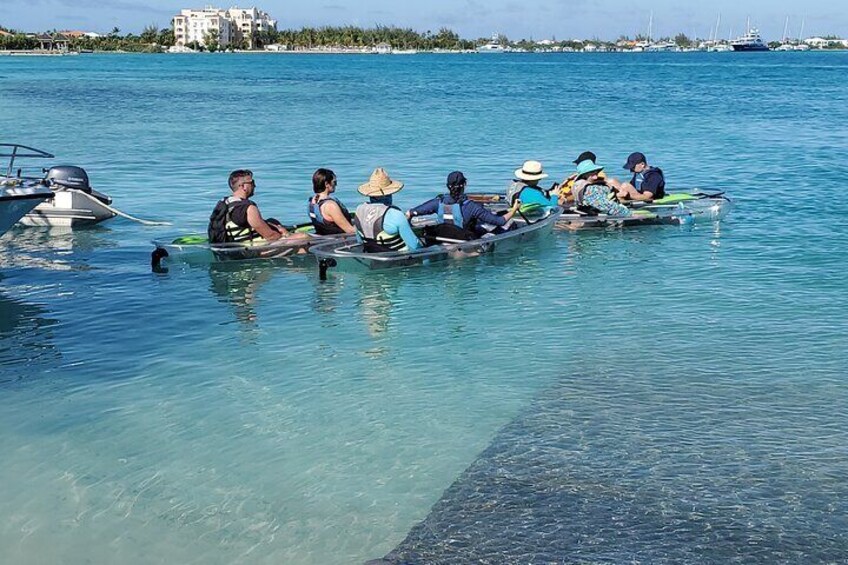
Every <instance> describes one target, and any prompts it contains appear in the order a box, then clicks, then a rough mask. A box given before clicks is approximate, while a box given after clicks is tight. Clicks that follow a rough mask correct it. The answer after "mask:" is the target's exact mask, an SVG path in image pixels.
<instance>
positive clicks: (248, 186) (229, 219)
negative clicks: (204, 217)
mask: <svg viewBox="0 0 848 565" xmlns="http://www.w3.org/2000/svg"><path fill="white" fill-rule="evenodd" d="M229 184H230V190H231V191H232V193H233V194H232V196H230V197H229V198H224V199H222V200H220V201H219V202H218V204H217V205H216V206H215V210H214V211H213V212H212V216H211V217H210V219H209V241H210V242H211V243H257V242H261V241H266V242H267V241H275V240H278V239H280V238H282V237H285V238H289V237H290V238H306V237H307V236H306V235H305V234H292V233H291V232H289V231H288V230H287V229H286V228H285V227H283V225H282V224H280V222H278V221H277V220H274V219H273V218H269V219H268V220H265V219H264V218H263V217H262V214H261V213H260V212H259V207H258V206H257V205H256V203H255V202H253V201H252V200H250V197H251V196H253V194H254V193H255V192H256V182H255V181H254V180H253V173H252V172H251V171H248V170H246V169H239V170H236V171H233V172H232V173H230V178H229Z"/></svg>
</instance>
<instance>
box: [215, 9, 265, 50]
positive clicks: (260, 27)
mask: <svg viewBox="0 0 848 565" xmlns="http://www.w3.org/2000/svg"><path fill="white" fill-rule="evenodd" d="M226 15H227V18H228V19H229V20H230V22H231V23H232V26H233V34H234V40H235V41H237V42H241V41H243V40H244V41H247V46H248V49H253V48H254V45H253V36H254V34H256V33H262V32H264V31H270V30H272V29H273V30H276V29H277V20H273V19H271V16H269V15H268V14H267V13H265V12H263V11H262V10H258V9H256V8H230V9H229V10H227V11H226Z"/></svg>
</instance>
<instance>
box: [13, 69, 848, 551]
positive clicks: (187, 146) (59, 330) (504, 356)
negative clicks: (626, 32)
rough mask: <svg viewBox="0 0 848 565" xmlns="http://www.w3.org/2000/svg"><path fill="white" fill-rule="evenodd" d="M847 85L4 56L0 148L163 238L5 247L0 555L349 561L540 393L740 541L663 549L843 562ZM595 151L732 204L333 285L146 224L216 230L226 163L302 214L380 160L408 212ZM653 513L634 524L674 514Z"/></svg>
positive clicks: (627, 483)
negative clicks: (213, 218)
mask: <svg viewBox="0 0 848 565" xmlns="http://www.w3.org/2000/svg"><path fill="white" fill-rule="evenodd" d="M846 71H848V54H845V53H787V54H777V53H771V54H645V55H627V54H621V55H617V54H608V55H607V54H599V55H582V54H574V55H551V56H523V55H515V56H512V55H510V56H502V57H501V56H497V57H476V56H429V55H420V56H415V57H366V56H363V57H357V56H338V57H336V56H322V57H315V56H282V55H280V56H273V55H271V56H262V55H257V56H251V55H232V56H225V55H214V56H187V57H184V56H128V55H125V56H118V55H114V56H109V55H102V56H101V55H96V56H79V57H63V58H49V59H38V58H8V57H6V58H2V59H0V132H2V138H3V139H2V141H3V142H17V143H23V144H26V145H32V146H34V147H38V148H41V149H45V150H47V151H51V152H53V153H55V154H56V155H57V156H58V159H57V162H62V163H72V164H78V165H81V166H84V167H85V168H86V170H87V171H88V172H89V175H90V176H91V179H92V183H93V185H94V187H95V188H96V189H98V190H100V191H102V192H106V193H108V194H110V195H111V196H112V197H113V198H114V200H115V203H116V205H117V206H118V207H119V208H121V209H123V210H125V211H127V212H129V213H132V214H135V215H138V216H141V217H146V218H155V219H167V220H170V221H172V222H173V223H174V226H175V227H174V228H151V227H142V226H139V225H137V224H133V223H130V222H127V221H125V220H113V221H111V222H109V223H107V224H104V225H103V226H102V227H100V228H97V229H89V230H78V231H75V232H62V231H55V230H54V231H49V230H44V229H37V228H33V229H26V230H20V229H19V230H15V231H13V232H10V234H7V235H6V236H4V237H3V239H2V240H0V266H2V271H0V312H1V313H2V323H0V390H1V391H2V392H1V393H0V449H2V453H3V457H2V458H0V481H2V484H3V491H4V495H3V496H2V497H0V515H2V516H3V520H2V521H0V547H2V548H3V550H2V551H3V554H4V559H3V560H4V561H8V562H14V563H43V562H52V563H80V562H87V561H90V562H115V561H121V562H124V563H149V562H180V563H194V562H198V563H200V562H202V563H231V562H244V563H360V562H363V561H365V560H366V559H370V558H375V557H379V556H381V555H385V554H387V553H389V552H390V551H391V550H392V549H393V548H394V547H395V546H396V545H397V544H398V543H399V542H401V541H402V540H403V539H404V538H405V537H406V535H407V533H408V532H409V531H410V529H411V528H413V527H414V526H415V525H416V524H417V523H418V522H420V521H421V520H423V519H424V518H425V517H426V516H427V515H428V512H429V509H430V507H431V506H432V505H433V504H434V503H435V502H436V501H437V500H438V499H439V498H440V496H441V495H442V493H443V491H445V489H447V488H448V487H450V485H451V484H452V483H453V482H454V481H455V480H456V479H457V478H458V477H459V476H460V475H461V474H462V472H463V471H464V470H465V469H466V468H467V467H468V466H469V465H470V464H471V462H472V461H474V460H475V458H476V457H477V456H478V454H479V453H481V452H482V451H483V450H485V449H486V447H487V446H488V445H489V443H490V442H491V441H492V440H493V438H495V437H496V436H497V434H498V432H499V430H501V429H502V428H503V427H504V426H506V425H508V424H509V423H510V422H511V421H513V419H514V418H516V417H517V416H519V415H521V414H525V413H526V410H528V407H531V406H533V405H534V404H533V402H534V401H535V399H538V398H550V396H551V394H570V395H572V397H571V398H569V399H568V400H569V402H564V403H562V404H563V405H566V406H568V405H573V406H575V407H576V408H574V409H573V410H565V411H563V413H562V415H561V418H560V419H559V420H558V421H559V422H560V423H565V424H567V425H568V426H569V430H570V432H569V433H571V434H572V436H571V437H572V438H573V441H574V443H575V444H576V445H577V447H573V446H571V445H569V451H568V453H569V454H571V456H569V457H568V458H567V459H565V461H564V462H563V464H564V465H568V466H570V467H571V468H572V470H573V473H572V476H573V477H575V480H579V479H580V477H587V476H594V477H595V478H596V480H600V481H601V482H603V483H604V484H607V485H608V486H609V488H611V489H613V488H615V489H623V490H624V492H623V494H622V496H628V495H629V494H632V495H633V497H632V498H633V500H634V501H635V503H636V504H638V503H640V501H643V498H642V497H641V496H639V495H642V494H644V493H649V495H650V500H651V504H652V505H651V507H650V508H651V509H652V510H655V509H656V508H665V507H676V506H678V505H681V504H684V505H685V504H686V503H687V502H691V503H692V504H693V507H695V506H697V507H698V508H699V509H700V510H703V512H701V514H700V515H707V516H712V517H714V522H713V523H714V524H715V528H716V530H717V531H719V532H725V530H724V529H722V528H724V527H725V526H726V525H727V524H730V525H732V528H729V527H728V528H729V529H728V530H727V535H726V536H724V537H723V538H722V539H724V540H725V542H726V543H724V544H722V545H720V548H719V549H715V552H714V553H711V549H710V547H711V546H704V545H703V544H699V543H695V542H691V543H688V544H686V545H680V546H678V547H675V548H673V549H674V551H673V552H672V554H673V555H677V556H680V558H681V559H688V560H691V561H693V562H702V561H714V562H727V561H728V560H729V557H728V556H729V555H735V556H736V558H738V559H740V560H742V561H746V562H755V561H756V562H764V563H773V562H777V561H781V560H795V561H798V562H809V561H815V560H817V559H823V558H828V559H831V560H832V559H833V558H834V557H833V556H839V555H842V556H844V555H846V554H848V541H847V540H846V537H845V533H844V532H845V531H848V528H846V526H848V524H846V518H845V516H846V515H848V508H847V507H846V506H848V502H846V501H848V481H846V479H845V477H846V476H848V448H846V445H848V441H846V439H848V438H846V434H845V430H846V429H848V410H846V406H848V387H846V386H845V383H844V379H845V376H846V370H845V367H846V363H848V337H846V336H848V322H846V320H848V292H846V291H848V275H846V271H845V265H846V260H848V251H846V244H848V225H846V224H848V221H846V213H847V212H848V205H846V203H845V200H844V198H842V197H841V190H840V182H841V179H844V178H846V177H848V163H846V160H845V151H844V148H845V147H846V146H848V127H846V125H845V124H846V123H848V104H846V95H845V92H846V86H848V73H846ZM587 148H591V149H593V150H595V152H596V153H597V154H598V155H599V160H600V161H601V162H603V163H606V164H608V166H609V170H610V171H611V172H612V173H613V174H616V175H619V174H621V173H622V172H623V171H622V170H621V169H620V167H621V164H622V163H623V162H624V159H625V158H626V156H627V154H628V153H629V152H630V151H631V150H641V151H644V152H645V153H647V154H648V157H649V159H650V160H651V161H652V162H653V163H655V164H657V165H659V166H661V167H662V168H663V169H664V170H665V172H666V175H667V178H668V179H669V182H670V184H671V185H673V186H683V187H686V186H696V185H697V186H706V187H718V188H723V189H727V190H728V192H729V194H730V195H731V196H732V197H733V199H734V201H735V205H736V206H735V209H734V211H733V212H732V214H731V215H730V216H729V217H728V218H727V219H726V220H725V221H724V222H722V223H721V224H720V225H712V224H708V223H707V224H704V223H701V224H696V225H695V226H694V227H693V228H692V229H681V228H675V227H651V228H641V229H632V230H628V231H616V230H610V231H601V232H593V233H577V234H572V233H560V234H557V235H556V236H555V237H553V238H551V239H550V241H548V242H546V243H545V244H543V245H541V246H539V247H537V248H533V249H528V250H526V251H525V252H523V253H514V254H510V255H505V256H498V257H487V258H481V259H479V260H469V261H464V262H459V263H455V264H449V265H434V266H429V267H422V268H418V269H412V270H408V271H401V272H390V273H380V274H375V275H373V276H368V275H358V274H348V273H345V274H336V275H334V276H331V278H330V280H329V281H327V282H325V283H319V282H318V280H317V273H316V269H315V268H314V266H311V265H308V264H307V265H302V266H295V267H293V268H288V267H286V266H283V265H276V266H275V265H268V264H262V263H255V264H251V265H245V266H236V267H232V266H209V265H206V266H189V265H182V264H177V265H171V268H170V271H169V272H168V273H167V274H164V275H157V274H153V273H151V272H150V269H149V253H150V251H151V249H152V248H151V246H150V244H149V242H150V240H152V239H154V238H158V237H161V236H163V235H167V234H171V233H174V231H175V230H176V231H178V232H179V231H194V230H197V229H201V230H202V229H203V228H204V226H205V221H206V218H207V217H208V214H209V211H210V210H211V208H212V207H213V206H214V203H215V200H216V199H217V198H219V197H220V196H222V195H223V194H225V193H226V185H225V183H226V175H227V173H228V172H229V171H230V170H232V169H234V168H240V167H247V168H250V169H252V170H253V171H254V173H255V175H256V180H257V183H258V188H257V197H256V199H257V201H258V202H259V204H260V206H261V207H262V209H263V211H264V212H265V213H266V215H273V216H276V217H279V218H281V219H283V220H286V221H301V220H303V219H304V218H305V199H306V197H307V196H308V194H309V193H310V190H311V185H310V176H311V173H312V171H313V170H314V169H315V168H317V167H319V166H328V167H330V168H332V169H334V170H335V171H336V172H337V173H338V175H339V193H338V195H339V196H340V197H341V198H342V200H344V201H345V202H347V203H348V204H349V205H351V206H352V205H354V204H355V203H356V202H357V199H356V195H355V188H356V186H357V185H358V184H360V183H362V182H365V180H367V177H368V175H369V173H370V171H371V169H372V168H373V167H375V166H385V167H386V168H387V169H388V170H389V172H390V173H391V174H392V175H393V176H395V177H398V178H400V179H402V180H403V181H405V182H406V185H407V186H406V188H405V189H404V191H403V192H402V193H400V194H399V195H398V198H397V202H398V203H399V204H401V205H402V206H411V205H414V204H417V203H419V202H420V201H422V200H423V199H425V198H427V197H429V196H430V195H432V194H433V193H435V192H437V191H439V190H440V187H441V186H442V183H443V179H444V176H445V175H446V174H447V173H448V172H449V171H451V170H454V169H462V170H463V171H464V172H465V173H466V176H467V177H468V178H469V179H470V184H469V189H470V190H493V189H502V188H504V187H505V186H506V184H507V181H508V180H509V178H510V176H511V171H512V170H513V169H515V168H516V167H518V166H519V165H520V164H521V161H522V160H524V159H526V158H535V159H539V160H541V161H543V162H544V163H545V166H546V168H547V169H549V170H550V171H551V172H552V173H554V176H557V177H558V176H564V175H565V174H567V173H568V172H569V168H570V162H571V161H572V160H573V159H574V157H575V156H576V155H577V154H578V153H579V152H580V151H582V150H584V149H587ZM581 399H585V403H581ZM557 405H559V404H557ZM575 413H576V414H577V415H578V416H579V417H577V416H575ZM528 441H529V440H528ZM530 447H531V448H532V445H531V446H530ZM600 471H602V472H600ZM598 477H600V479H598ZM584 503H585V505H584V506H583V507H581V512H582V513H584V514H585V515H588V516H591V515H593V514H592V513H593V509H594V507H593V504H595V503H597V504H600V502H598V500H596V499H595V498H593V497H592V496H589V495H587V496H586V499H585V501H584ZM637 509H638V508H637ZM596 510H597V512H598V513H601V512H602V511H603V508H601V507H598V508H597V509H596ZM652 523H653V522H652ZM627 524H629V522H626V521H625V522H624V525H622V527H626V526H627ZM659 524H660V525H658V526H657V529H651V528H649V527H642V528H641V529H639V528H636V526H633V527H634V528H635V529H634V530H633V531H632V532H630V534H631V535H632V536H635V537H636V538H637V539H638V540H639V541H641V542H642V543H645V544H647V543H650V542H651V540H655V539H657V535H658V533H657V532H658V531H663V527H666V528H678V529H685V528H686V527H687V525H686V523H685V521H684V522H683V523H679V522H673V523H669V524H665V525H663V524H662V522H661V521H660V522H659ZM643 526H644V525H643ZM731 530H732V531H731ZM607 539H608V538H607ZM674 539H683V538H679V537H678V538H674ZM727 540H730V541H727ZM774 540H783V541H784V542H786V544H788V545H783V546H780V547H778V546H777V545H776V544H775V542H774ZM786 540H788V541H786ZM604 543H605V542H604V538H598V539H596V540H594V544H595V545H594V547H599V548H600V549H599V551H601V552H600V553H596V554H586V553H585V551H586V549H585V547H581V548H580V549H579V550H578V549H577V548H575V551H574V553H573V554H571V555H569V554H566V555H562V559H563V560H565V561H568V560H569V557H572V558H574V559H578V558H580V559H589V560H591V559H593V558H594V559H596V560H602V559H603V558H604V555H610V554H611V553H607V554H605V553H603V552H602V551H603V550H604V548H605V549H606V550H607V551H609V552H612V551H613V550H614V549H615V548H613V547H610V546H609V542H606V543H607V546H606V547H605V545H604ZM671 543H673V541H672V542H671ZM634 546H635V547H640V546H639V544H638V543H637V544H634ZM787 547H789V548H790V549H787ZM643 555H651V553H650V552H647V553H645V554H643ZM630 557H631V558H635V559H638V558H639V553H638V552H637V553H636V554H635V556H634V555H631V556H630Z"/></svg>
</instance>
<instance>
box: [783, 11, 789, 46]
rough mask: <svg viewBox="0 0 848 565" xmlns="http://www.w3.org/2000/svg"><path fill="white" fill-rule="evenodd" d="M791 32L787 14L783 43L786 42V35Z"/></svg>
mask: <svg viewBox="0 0 848 565" xmlns="http://www.w3.org/2000/svg"><path fill="white" fill-rule="evenodd" d="M788 34H789V16H786V23H785V24H783V41H782V42H783V43H786V37H787V35H788Z"/></svg>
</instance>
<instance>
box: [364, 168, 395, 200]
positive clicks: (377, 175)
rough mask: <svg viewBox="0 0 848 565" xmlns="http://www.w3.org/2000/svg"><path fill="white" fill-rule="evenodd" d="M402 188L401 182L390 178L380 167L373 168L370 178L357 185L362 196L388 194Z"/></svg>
mask: <svg viewBox="0 0 848 565" xmlns="http://www.w3.org/2000/svg"><path fill="white" fill-rule="evenodd" d="M401 188H403V183H402V182H400V181H397V180H392V178H391V177H390V176H389V173H387V172H386V170H385V169H384V168H382V167H380V168H378V169H374V172H373V173H371V178H370V179H368V182H366V183H365V184H361V185H359V193H360V194H362V195H364V196H388V195H390V194H394V193H395V192H398V191H399V190H400V189H401Z"/></svg>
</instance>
